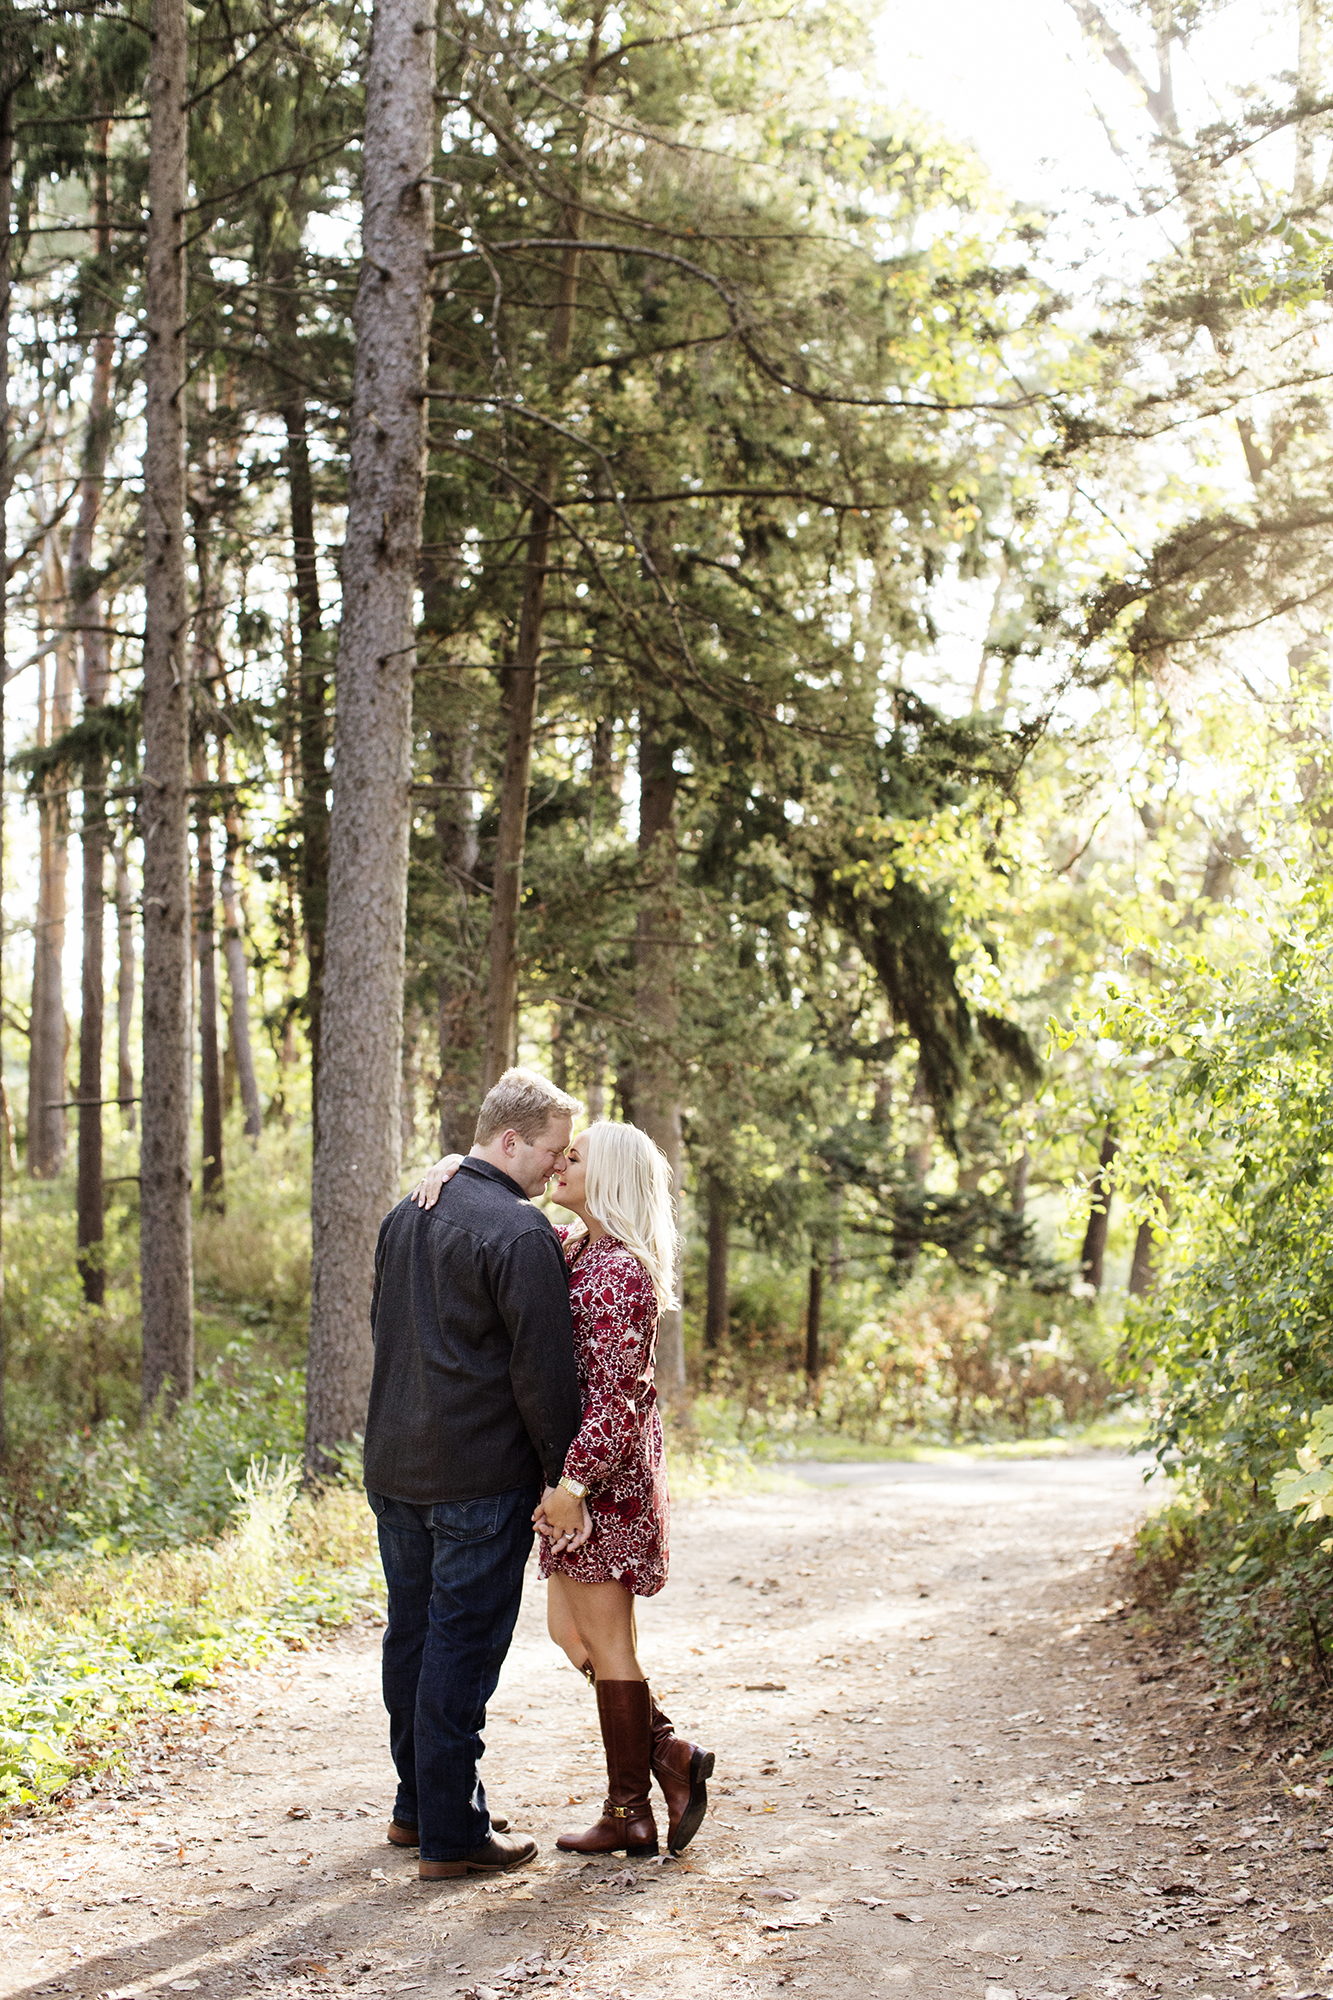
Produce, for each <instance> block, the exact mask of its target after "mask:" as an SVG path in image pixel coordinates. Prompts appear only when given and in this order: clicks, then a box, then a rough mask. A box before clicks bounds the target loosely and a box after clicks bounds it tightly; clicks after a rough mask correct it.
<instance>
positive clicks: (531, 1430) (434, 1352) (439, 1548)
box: [365, 1069, 582, 1881]
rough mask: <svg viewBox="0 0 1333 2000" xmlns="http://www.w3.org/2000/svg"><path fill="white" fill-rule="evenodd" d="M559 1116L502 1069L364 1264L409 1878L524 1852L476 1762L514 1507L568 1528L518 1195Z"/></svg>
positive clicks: (566, 1402) (575, 1416) (531, 1848)
mask: <svg viewBox="0 0 1333 2000" xmlns="http://www.w3.org/2000/svg"><path fill="white" fill-rule="evenodd" d="M577 1109H578V1104H577V1101H576V1100H575V1099H574V1098H571V1097H567V1096H566V1095H565V1093H564V1092H563V1091H561V1090H557V1089H556V1088H555V1086H554V1084H551V1083H548V1082H547V1081H546V1079H545V1077H541V1076H538V1075H536V1073H535V1072H534V1071H532V1070H526V1069H511V1070H507V1071H506V1072H505V1074H504V1075H503V1076H502V1077H501V1078H500V1081H499V1082H498V1083H497V1084H496V1085H495V1087H494V1089H493V1090H492V1091H490V1093H489V1094H488V1096H487V1098H486V1101H485V1103H484V1104H483V1105H482V1107H481V1113H480V1116H479V1117H478V1120H477V1136H476V1142H475V1144H474V1145H473V1148H472V1151H471V1153H470V1155H469V1156H468V1158H467V1159H466V1160H464V1161H463V1163H462V1165H461V1166H460V1168H459V1170H458V1172H457V1173H456V1174H455V1175H454V1177H453V1179H452V1180H451V1181H450V1182H449V1185H448V1186H447V1187H446V1188H445V1190H444V1192H443V1194H442V1195H441V1197H440V1200H439V1201H438V1202H437V1204H436V1205H435V1207H433V1208H430V1209H422V1208H419V1207H417V1205H416V1204H415V1203H414V1202H413V1201H411V1200H410V1199H408V1200H404V1201H400V1202H399V1204H398V1206H397V1207H396V1208H395V1209H393V1210H392V1211H391V1212H390V1214H389V1215H387V1216H386V1217H385V1219H384V1222H383V1225H382V1226H381V1229H380V1236H379V1244H378V1247H377V1249H376V1252H375V1293H374V1298H373V1300H372V1302H371V1308H370V1321H371V1333H372V1336H373V1339H374V1342H375V1367H374V1374H373V1377H372V1380H371V1388H370V1411H369V1415H368V1417H367V1419H366V1450H365V1474H366V1494H367V1498H368V1499H369V1501H370V1505H371V1508H372V1509H373V1511H374V1514H375V1516H376V1520H377V1523H378V1528H379V1545H380V1557H381V1560H382V1562H383V1564H384V1575H385V1580H386V1582H387V1584H388V1587H389V1623H388V1629H387V1631H386V1632H385V1635H384V1705H385V1707H386V1708H387V1709H388V1711H389V1747H390V1751H391V1754H392V1756H393V1761H394V1764H395V1766H396V1768H397V1771H398V1795H397V1798H396V1800H395V1803H394V1809H393V1819H392V1821H391V1822H390V1826H389V1839H390V1840H391V1841H393V1842H394V1844H395V1845H396V1846H401V1847H410V1846H413V1845H416V1844H418V1842H419V1844H420V1848H421V1858H420V1861H419V1864H418V1872H419V1874H420V1875H421V1876H422V1878H423V1879H424V1880H427V1881H431V1880H435V1879H438V1878H439V1877H441V1876H448V1875H466V1874H468V1873H470V1872H474V1871H475V1872H494V1871H496V1870H500V1869H506V1868H517V1867H519V1866H521V1865H522V1864H523V1863H524V1862H525V1861H530V1860H531V1859H532V1857H533V1855H534V1854H535V1853H536V1851H537V1847H536V1842H535V1841H532V1840H528V1839H525V1838H523V1837H520V1836H517V1835H512V1834H507V1833H505V1832H503V1831H499V1830H497V1829H494V1828H493V1827H492V1825H491V1820H490V1815H489V1813H488V1812H487V1810H486V1793H485V1790H484V1788H483V1786H482V1784H481V1782H480V1780H479V1778H478V1775H477V1761H478V1759H479V1758H480V1756H481V1754H482V1750H483V1748H484V1745H483V1743H482V1739H481V1733H480V1732H481V1728H482V1725H483V1723H484V1722H485V1720H486V1704H487V1702H488V1701H489V1699H490V1697H491V1695H492V1694H493V1693H494V1692H495V1684H496V1682H497V1681H498V1680H499V1677H500V1668H501V1667H502V1666H503V1664H504V1659H505V1655H506V1653H507V1652H508V1651H509V1642H510V1640H511V1639H512V1638H513V1634H514V1622H515V1620H516V1619H517V1617H518V1608H519V1600H520V1598H521V1596H522V1592H523V1570H524V1566H525V1564H526V1562H527V1559H528V1555H529V1553H530V1552H531V1549H532V1537H533V1527H532V1516H533V1511H534V1509H535V1508H536V1506H537V1503H538V1501H539V1500H540V1501H541V1502H542V1506H543V1509H544V1512H545V1516H546V1519H547V1521H548V1522H549V1523H550V1525H551V1527H552V1529H553V1530H554V1531H555V1532H556V1533H557V1534H568V1535H571V1536H572V1535H574V1534H576V1533H577V1532H578V1531H579V1528H580V1525H581V1521H582V1504H581V1502H580V1501H578V1500H577V1499H575V1498H574V1497H573V1496H572V1495H571V1494H569V1493H568V1492H566V1491H564V1490H563V1489H559V1488H558V1487H557V1481H558V1480H559V1478H560V1475H561V1472H562V1470H563V1467H564V1459H565V1453H566V1451H567V1450H568V1448H569V1445H570V1443H571V1441H572V1439H573V1437H574V1434H575V1432H576V1431H577V1429H578V1426H579V1417H580V1402H579V1388H578V1378H577V1376H576V1374H575V1372H574V1336H573V1328H572V1326H571V1323H570V1316H569V1284H568V1280H567V1278H566V1275H565V1262H564V1258H563V1256H562V1255H561V1251H560V1244H559V1239H558V1238H557V1236H556V1234H555V1231H554V1230H553V1229H552V1228H551V1225H550V1224H549V1223H548V1222H547V1220H546V1218H545V1216H544V1215H543V1214H542V1212H541V1210H540V1209H537V1208H534V1207H533V1205H532V1201H531V1199H530V1198H531V1197H532V1196H534V1195H540V1194H541V1193H542V1192H543V1191H544V1189H545V1187H546V1184H547V1182H548V1181H549V1180H550V1178H551V1176H552V1175H553V1174H555V1173H557V1172H559V1171H560V1170H561V1169H563V1167H564V1165H565V1149H566V1147H567V1146H568V1144H569V1135H570V1129H571V1125H572V1121H573V1116H574V1113H575V1111H576V1110H577ZM543 1487H545V1488H546V1489H548V1490H547V1491H546V1492H545V1493H543ZM550 1489H556V1490H554V1491H551V1490H550Z"/></svg>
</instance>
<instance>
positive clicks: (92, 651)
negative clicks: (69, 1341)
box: [69, 119, 115, 1306]
mask: <svg viewBox="0 0 1333 2000" xmlns="http://www.w3.org/2000/svg"><path fill="white" fill-rule="evenodd" d="M110 129H111V128H110V125H109V123H108V121H107V120H105V119H103V120H102V121H101V123H100V124H99V125H98V127H97V134H96V152H97V169H96V174H95V176H94V187H93V208H94V214H95V217H96V224H97V231H96V238H95V240H96V245H97V258H98V264H99V268H100V269H101V270H103V271H105V270H106V267H107V265H108V264H109V261H110V256H111V225H110V201H109V197H108V190H107V146H108V140H109V135H110ZM104 290H106V293H107V296H108V297H109V296H110V289H109V286H104ZM114 361H115V339H114V336H113V334H112V332H111V331H110V328H109V327H108V326H107V325H106V323H105V318H104V317H103V323H102V325H101V327H100V328H99V331H98V332H97V334H96V336H95V337H94V340H93V353H92V362H93V370H92V383H91V387H90V390H89V395H88V425H87V429H86V430H85V432H84V440H83V462H82V465H81V467H80V475H79V511H78V514H77V516H76V518H75V522H74V531H73V533H72V534H71V536H70V541H69V596H70V614H69V622H70V624H71V626H72V627H73V629H74V631H75V632H76V633H77V634H78V639H79V651H80V659H81V662H82V667H83V712H84V715H85V717H90V716H91V715H93V714H94V713H95V711H96V710H97V709H99V708H102V707H103V706H104V705H105V703H106V698H107V694H108V692H109V691H110V686H111V647H110V642H109V636H108V634H107V632H106V630H105V625H106V619H105V615H104V612H103V608H102V589H101V584H100V582H99V580H98V577H97V572H96V570H95V569H94V567H93V537H94V534H95V532H96V528H97V521H98V516H99V515H100V513H101V508H102V482H103V479H104V478H105V475H106V461H107V452H108V448H109V446H110V441H111V371H112V367H113V364H114ZM82 785H83V836H82V845H83V977H82V998H81V1008H80V1015H79V1087H78V1097H79V1100H80V1103H79V1111H78V1119H79V1131H78V1144H79V1178H78V1192H77V1198H76V1210H77V1217H78V1259H79V1272H80V1276H81V1277H82V1280H83V1295H84V1297H85V1298H86V1299H87V1301H88V1303H89V1305H93V1306H100V1305H102V1304H103V1303H104V1301H105V1298H106V1268H105V1259H104V1256H103V1252H102V1236H103V1230H104V1222H105V1217H104V1202H103V1188H102V1037H103V1030H104V1016H105V1006H106V992H105V970H104V954H105V949H106V943H105V915H106V853H107V819H106V793H105V789H104V787H105V785H106V759H105V758H104V757H103V756H102V754H101V753H100V751H98V752H89V754H88V755H87V756H85V758H84V761H83V770H82Z"/></svg>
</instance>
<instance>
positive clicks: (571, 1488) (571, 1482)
mask: <svg viewBox="0 0 1333 2000" xmlns="http://www.w3.org/2000/svg"><path fill="white" fill-rule="evenodd" d="M556 1485H557V1486H562V1487H563V1488H564V1490H565V1492H566V1493H572V1494H573V1495H574V1498H575V1499H576V1500H586V1499H587V1497H588V1489H587V1487H586V1486H582V1485H580V1483H579V1481H578V1480H577V1479H571V1478H570V1477H569V1474H568V1473H562V1474H561V1476H560V1478H559V1479H558V1480H557V1481H556Z"/></svg>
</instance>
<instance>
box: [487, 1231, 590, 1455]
mask: <svg viewBox="0 0 1333 2000" xmlns="http://www.w3.org/2000/svg"><path fill="white" fill-rule="evenodd" d="M493 1275H494V1281H495V1303H496V1306H497V1307H498V1309H499V1313H500V1317H501V1319H502V1320H503V1322H504V1326H505V1330H506V1331H507V1333H508V1335H509V1339H510V1357H509V1380H510V1384H511V1386H512V1388H513V1391H514V1401H515V1402H516V1403H517V1404H518V1408H519V1413H520V1415H521V1416H522V1418H523V1422H524V1424H525V1425H526V1427H527V1432H528V1436H529V1437H530V1438H531V1439H532V1443H533V1449H534V1450H535V1451H536V1453H537V1456H538V1458H539V1459H540V1460H541V1464H542V1471H543V1473H544V1474H545V1476H546V1483H547V1485H548V1486H554V1485H555V1483H556V1481H557V1480H558V1479H559V1477H560V1474H561V1472H562V1471H563V1470H564V1464H565V1453H566V1452H567V1451H568V1449H569V1445H570V1440H571V1439H572V1437H573V1436H574V1433H575V1431H576V1430H577V1429H578V1427H579V1379H578V1375H577V1373H576V1372H575V1368H574V1326H573V1322H572V1320H571V1319H570V1314H569V1279H568V1278H567V1276H566V1275H565V1260H564V1258H563V1256H562V1255H561V1252H560V1244H559V1242H558V1240H557V1238H556V1235H555V1231H554V1230H553V1229H551V1228H550V1226H549V1225H548V1224H547V1223H546V1222H545V1221H543V1223H542V1226H541V1228H540V1229H529V1230H525V1231H524V1233H523V1235H521V1236H519V1237H516V1238H515V1239H514V1241H513V1242H512V1243H510V1244H508V1245H507V1246H506V1248H505V1249H504V1250H503V1251H501V1252H500V1254H499V1256H498V1258H497V1260H496V1264H495V1267H494V1274H493Z"/></svg>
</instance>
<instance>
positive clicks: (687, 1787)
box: [652, 1701, 717, 1854]
mask: <svg viewBox="0 0 1333 2000" xmlns="http://www.w3.org/2000/svg"><path fill="white" fill-rule="evenodd" d="M652 1737H653V1751H652V1767H653V1776H654V1777H655V1778H656V1780H657V1782H658V1784H659V1785H660V1786H661V1787H662V1796H663V1798H664V1799H665V1800H666V1804H667V1848H668V1850H669V1851H670V1852H671V1853H672V1854H679V1853H680V1851H681V1849H682V1847H688V1846H689V1844H690V1842H691V1841H692V1840H693V1839H694V1836H695V1834H696V1833H697V1832H698V1831H699V1828H700V1827H701V1826H702V1825H703V1819H704V1814H705V1813H706V1812H707V1811H708V1786H707V1784H706V1782H705V1780H706V1779H708V1778H711V1777H712V1775H713V1766H714V1764H715V1763H716V1762H717V1759H716V1758H715V1757H714V1755H713V1753H712V1751H711V1750H701V1749H700V1748H699V1746H698V1744H697V1743H687V1742H686V1741H685V1739H684V1737H682V1736H677V1735H676V1734H675V1732H674V1730H673V1728H672V1723H671V1717H670V1716H669V1715H663V1713H662V1711H661V1709H660V1708H659V1707H658V1706H657V1703H656V1702H655V1701H654V1702H653V1704H652Z"/></svg>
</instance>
